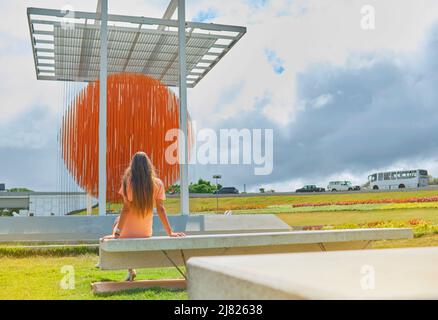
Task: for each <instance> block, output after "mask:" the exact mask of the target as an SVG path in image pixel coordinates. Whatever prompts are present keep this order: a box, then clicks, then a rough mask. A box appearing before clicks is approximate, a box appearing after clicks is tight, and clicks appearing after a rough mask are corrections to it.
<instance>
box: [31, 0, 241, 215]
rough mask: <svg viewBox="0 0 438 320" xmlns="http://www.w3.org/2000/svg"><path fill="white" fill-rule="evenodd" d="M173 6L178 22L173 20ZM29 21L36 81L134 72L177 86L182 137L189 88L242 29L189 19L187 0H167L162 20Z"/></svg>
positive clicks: (43, 12) (103, 118) (63, 15)
mask: <svg viewBox="0 0 438 320" xmlns="http://www.w3.org/2000/svg"><path fill="white" fill-rule="evenodd" d="M176 9H178V12H177V13H178V19H177V20H172V19H171V17H172V16H173V14H174V12H175V10H176ZM27 18H28V24H29V31H30V38H31V42H32V50H33V57H34V62H35V72H36V77H37V79H38V80H58V81H78V82H88V81H95V80H98V79H99V80H100V83H99V85H100V92H107V76H108V74H111V73H119V72H132V73H140V74H145V75H148V76H151V77H153V78H155V79H158V80H161V81H162V82H163V83H164V84H166V85H167V86H178V88H179V101H180V113H179V114H180V119H179V127H180V130H181V131H182V134H183V137H187V136H188V128H187V88H193V87H195V86H196V85H197V84H198V83H199V81H201V79H202V78H204V77H205V75H206V74H207V73H208V72H209V71H210V70H211V69H212V68H213V67H214V66H215V65H216V64H217V63H218V62H219V61H220V60H221V59H222V58H223V57H224V56H225V54H226V53H227V52H228V51H229V50H230V49H231V48H232V47H233V46H234V45H235V44H236V43H237V42H238V41H239V40H240V38H242V36H243V35H244V34H245V33H246V28H245V27H240V26H229V25H220V24H211V23H199V22H187V21H186V14H185V0H171V1H170V3H169V5H168V7H167V9H166V11H165V13H164V15H163V17H162V18H161V19H157V18H146V17H134V16H123V15H114V14H111V15H110V14H108V0H98V3H97V10H96V12H95V13H94V12H82V11H62V10H53V9H41V8H28V9H27ZM106 113H107V95H106V94H100V97H99V199H98V200H99V215H105V214H106V188H107V186H106V184H107V182H106V152H107V149H106V143H107V141H106V140H107V137H106V130H107V114H106ZM179 158H180V162H181V163H180V183H181V188H180V189H181V193H180V197H181V203H180V211H181V214H183V215H187V214H189V184H188V163H189V161H188V139H186V138H185V139H179Z"/></svg>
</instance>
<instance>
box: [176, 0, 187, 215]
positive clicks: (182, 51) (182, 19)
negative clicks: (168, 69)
mask: <svg viewBox="0 0 438 320" xmlns="http://www.w3.org/2000/svg"><path fill="white" fill-rule="evenodd" d="M178 44H179V49H178V62H179V105H180V107H179V108H180V110H179V126H180V129H181V131H182V137H180V139H179V160H180V196H181V202H180V210H181V214H182V215H188V214H189V181H188V179H189V175H188V171H189V170H188V169H189V168H188V166H189V161H188V130H187V61H186V6H185V0H178Z"/></svg>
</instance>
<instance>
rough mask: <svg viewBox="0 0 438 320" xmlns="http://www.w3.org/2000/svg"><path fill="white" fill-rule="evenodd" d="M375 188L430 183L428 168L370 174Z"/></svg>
mask: <svg viewBox="0 0 438 320" xmlns="http://www.w3.org/2000/svg"><path fill="white" fill-rule="evenodd" d="M368 181H369V183H370V188H371V189H373V190H382V189H383V190H384V189H404V188H421V187H427V186H428V185H429V176H428V174H427V170H421V169H418V170H405V171H387V172H378V173H374V174H372V175H370V176H368Z"/></svg>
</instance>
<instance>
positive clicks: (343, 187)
mask: <svg viewBox="0 0 438 320" xmlns="http://www.w3.org/2000/svg"><path fill="white" fill-rule="evenodd" d="M353 188H354V187H353V184H352V183H351V182H350V181H330V182H329V184H328V186H327V191H332V192H336V191H353V190H354V189H353Z"/></svg>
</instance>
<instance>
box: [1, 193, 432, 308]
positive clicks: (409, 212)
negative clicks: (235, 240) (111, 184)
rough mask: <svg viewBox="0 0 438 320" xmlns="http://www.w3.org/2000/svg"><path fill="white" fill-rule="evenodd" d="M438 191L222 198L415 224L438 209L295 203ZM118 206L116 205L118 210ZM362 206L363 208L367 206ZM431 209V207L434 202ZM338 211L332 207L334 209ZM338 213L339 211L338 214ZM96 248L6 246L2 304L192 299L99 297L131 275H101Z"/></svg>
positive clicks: (329, 217)
mask: <svg viewBox="0 0 438 320" xmlns="http://www.w3.org/2000/svg"><path fill="white" fill-rule="evenodd" d="M437 193H438V192H437V191H435V190H427V191H415V192H390V193H350V194H342V195H341V194H335V193H327V194H324V195H306V196H294V195H292V196H260V197H259V196H257V197H247V198H220V199H219V204H220V210H221V211H224V210H229V209H231V210H233V212H234V213H235V214H245V213H276V214H277V216H278V217H280V218H281V219H282V220H284V221H285V222H286V223H288V224H289V225H291V226H314V225H320V226H334V227H336V226H339V227H342V225H350V224H351V225H360V224H366V223H370V222H377V221H384V222H392V221H397V222H400V221H405V222H407V221H410V220H412V219H419V220H424V221H428V222H430V224H433V225H434V226H435V225H438V208H436V207H433V206H432V207H425V208H424V207H423V208H422V207H420V206H421V205H423V204H421V205H417V204H412V205H411V204H409V205H407V206H406V205H405V204H403V205H402V208H398V207H397V206H398V204H395V205H394V204H391V206H393V207H391V208H388V207H386V208H384V209H382V208H383V207H385V206H388V205H384V206H382V204H377V205H374V204H373V205H359V206H358V205H354V206H335V207H336V208H328V207H325V208H320V209H319V210H318V209H317V208H316V209H315V208H313V209H312V210H309V208H308V207H304V208H297V209H298V210H295V209H296V208H292V206H291V204H294V203H317V202H334V201H352V200H367V199H389V198H391V199H403V198H411V197H428V196H434V195H437ZM117 206H118V205H112V207H113V208H117ZM166 206H167V209H168V211H169V212H170V213H177V212H178V206H179V199H176V198H169V199H168V200H167V201H166ZM361 206H362V207H361ZM427 206H431V205H430V204H428V205H427ZM190 207H191V211H192V212H206V213H214V212H215V210H216V199H215V198H192V199H191V201H190ZM330 207H332V206H330ZM334 209H335V210H334ZM425 246H438V234H425V235H423V234H417V237H416V238H414V239H407V240H387V241H377V242H374V243H373V244H372V248H374V249H383V248H402V247H425ZM97 260H98V256H97V249H96V247H76V248H56V249H51V250H39V249H37V250H36V249H32V250H29V249H25V248H20V247H11V246H5V245H3V246H2V247H0V270H1V272H0V289H1V290H0V300H1V299H187V293H186V291H183V290H182V291H171V290H162V289H149V290H134V291H128V292H121V293H117V294H110V295H93V294H92V292H91V288H90V285H91V283H92V282H97V281H119V280H121V279H123V277H124V276H125V271H101V270H99V269H97V268H95V264H96V263H97ZM63 266H72V267H73V268H74V271H75V288H74V289H71V290H65V289H62V288H61V286H60V281H61V280H62V278H63V277H64V274H63V273H61V268H62V267H63ZM159 278H180V275H179V273H178V272H177V271H176V270H174V269H173V268H162V269H142V270H138V279H159Z"/></svg>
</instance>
